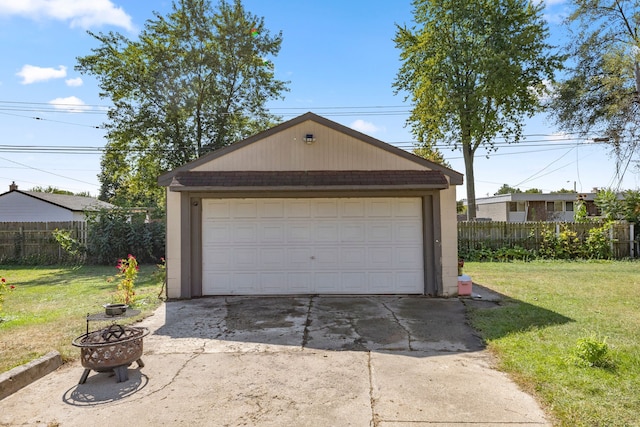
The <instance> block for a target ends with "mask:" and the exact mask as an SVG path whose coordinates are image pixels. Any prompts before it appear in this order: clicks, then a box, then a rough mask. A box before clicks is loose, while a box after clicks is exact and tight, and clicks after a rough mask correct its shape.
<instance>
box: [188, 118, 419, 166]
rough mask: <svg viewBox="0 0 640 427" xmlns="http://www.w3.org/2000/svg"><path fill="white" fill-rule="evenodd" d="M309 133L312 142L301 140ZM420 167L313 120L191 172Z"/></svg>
mask: <svg viewBox="0 0 640 427" xmlns="http://www.w3.org/2000/svg"><path fill="white" fill-rule="evenodd" d="M306 134H313V136H314V137H315V142H313V143H311V144H307V143H306V142H305V141H303V138H304V137H305V135H306ZM424 169H426V168H425V167H424V166H422V165H419V164H418V163H415V162H412V161H410V160H408V159H405V158H402V157H400V156H395V155H393V154H390V153H389V152H388V151H386V150H383V149H381V148H378V147H376V146H374V145H372V144H369V143H366V142H363V141H360V140H358V139H355V138H353V137H351V136H349V135H346V134H343V133H341V132H337V131H335V130H333V129H330V128H328V127H326V126H323V125H321V124H318V123H316V122H313V121H306V122H304V123H301V124H299V125H297V126H293V127H291V128H289V129H285V130H284V131H282V132H278V133H277V134H275V135H271V136H270V137H267V138H265V139H263V140H260V141H259V142H257V143H253V144H249V145H247V146H246V147H243V148H240V149H238V150H235V151H232V152H230V153H227V154H226V155H224V156H222V157H219V158H217V159H214V160H212V161H211V162H208V163H207V164H204V165H200V166H198V167H196V168H194V169H193V170H194V171H237V170H252V171H278V170H288V171H300V170H303V171H307V170H424Z"/></svg>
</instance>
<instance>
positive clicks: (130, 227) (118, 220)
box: [87, 210, 165, 264]
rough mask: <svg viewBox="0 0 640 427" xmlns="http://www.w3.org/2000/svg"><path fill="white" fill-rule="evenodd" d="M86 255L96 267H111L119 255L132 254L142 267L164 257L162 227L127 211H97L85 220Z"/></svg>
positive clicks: (162, 224) (163, 228)
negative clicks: (97, 265)
mask: <svg viewBox="0 0 640 427" xmlns="http://www.w3.org/2000/svg"><path fill="white" fill-rule="evenodd" d="M88 225H89V227H88V239H87V242H88V244H87V252H88V256H89V260H90V261H92V262H95V263H97V264H111V263H113V262H116V260H118V259H120V258H121V257H122V256H123V254H131V253H135V254H136V255H137V258H138V261H139V262H140V263H143V264H147V263H156V262H158V261H159V260H160V258H162V257H164V247H165V226H164V223H162V222H151V223H147V222H145V218H144V217H143V216H140V215H138V216H135V215H134V216H132V215H131V213H130V212H128V211H127V210H112V211H106V210H103V211H100V212H99V213H97V214H96V215H95V216H93V217H91V218H90V219H89V221H88Z"/></svg>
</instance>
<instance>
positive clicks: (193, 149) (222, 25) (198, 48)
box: [76, 0, 287, 209]
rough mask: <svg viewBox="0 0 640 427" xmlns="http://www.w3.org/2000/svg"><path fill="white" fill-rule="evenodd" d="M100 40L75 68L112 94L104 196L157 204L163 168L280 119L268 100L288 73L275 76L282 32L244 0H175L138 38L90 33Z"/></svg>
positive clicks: (107, 94)
mask: <svg viewBox="0 0 640 427" xmlns="http://www.w3.org/2000/svg"><path fill="white" fill-rule="evenodd" d="M89 34H90V35H91V36H92V37H93V38H95V39H96V40H97V41H98V42H99V43H100V45H99V46H98V47H97V48H94V49H92V53H91V54H90V55H87V56H83V57H79V58H77V59H78V65H77V66H76V70H78V71H80V72H82V73H86V74H89V75H92V76H94V77H95V78H97V80H98V83H99V85H100V89H101V92H100V96H101V97H103V98H109V99H111V101H112V102H113V107H111V108H110V109H109V112H108V122H107V123H106V124H105V128H106V130H107V140H108V142H107V144H106V147H105V152H104V155H103V157H102V162H101V167H102V171H101V174H100V176H99V178H100V182H101V192H100V198H101V199H103V200H108V201H110V202H113V203H116V204H118V205H120V206H157V207H160V208H161V209H162V207H163V206H164V203H163V194H164V193H163V192H162V189H161V188H159V187H158V185H157V183H156V179H157V177H158V175H159V174H161V173H162V172H165V171H167V170H170V169H173V168H175V167H177V166H180V165H182V164H184V163H186V162H188V161H191V160H194V159H195V158H197V157H200V156H202V155H203V154H205V153H207V152H209V151H211V150H214V149H217V148H220V147H223V146H226V145H228V144H231V143H232V142H235V141H237V140H240V139H242V138H244V137H247V136H249V135H252V134H254V133H256V132H258V131H261V130H264V129H266V128H268V127H270V126H272V125H273V124H275V123H276V122H277V121H278V120H279V118H278V117H276V116H273V115H271V114H270V113H269V112H268V110H267V109H266V106H265V105H266V102H267V101H269V100H271V99H277V98H281V97H282V94H283V92H284V91H286V90H287V87H286V85H287V82H284V81H280V80H278V79H276V78H275V76H274V68H273V65H272V64H271V62H270V60H269V58H271V57H275V56H276V55H277V54H278V52H279V50H280V45H281V42H282V34H281V33H278V34H276V35H271V34H270V32H269V31H268V30H267V28H266V27H265V24H264V19H263V18H259V17H257V16H255V15H252V14H251V13H249V12H247V11H246V10H245V9H244V7H243V5H242V3H241V1H240V0H235V1H233V2H232V3H228V2H226V1H224V0H221V1H220V3H219V4H218V6H217V8H213V7H212V5H211V3H210V2H209V1H208V0H175V1H174V2H173V9H172V11H171V12H170V13H169V14H168V15H167V16H160V15H159V14H155V17H154V18H153V19H150V20H148V21H147V22H146V23H145V26H144V29H143V30H142V32H141V33H140V34H139V36H138V38H137V39H136V40H130V39H128V38H127V37H125V36H123V35H122V34H119V33H114V32H109V33H107V34H103V33H98V34H95V33H91V32H90V33H89Z"/></svg>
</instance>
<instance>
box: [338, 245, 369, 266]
mask: <svg viewBox="0 0 640 427" xmlns="http://www.w3.org/2000/svg"><path fill="white" fill-rule="evenodd" d="M339 262H340V266H341V267H343V268H346V269H358V270H360V269H364V268H367V248H366V246H360V247H349V248H340V261H339Z"/></svg>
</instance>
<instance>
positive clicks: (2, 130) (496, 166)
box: [0, 0, 640, 199]
mask: <svg viewBox="0 0 640 427" xmlns="http://www.w3.org/2000/svg"><path fill="white" fill-rule="evenodd" d="M243 3H244V5H245V8H246V9H247V10H249V11H250V12H252V13H253V14H256V15H258V16H263V17H264V18H265V25H266V27H267V28H269V30H270V31H271V32H278V31H282V33H283V43H282V48H281V51H280V55H279V56H278V57H276V58H272V61H273V63H274V65H275V72H276V76H277V77H278V78H279V79H282V80H289V81H290V85H289V87H290V89H291V91H290V92H288V93H286V94H285V99H284V100H283V101H274V102H271V103H270V104H269V105H270V108H271V109H272V112H274V113H276V114H281V115H282V116H283V118H284V119H288V118H292V117H294V116H297V115H300V114H303V113H305V112H307V111H312V112H314V113H316V114H319V115H323V116H325V117H327V118H329V119H331V120H334V121H337V122H339V123H342V124H344V125H346V126H349V127H352V128H354V129H357V130H359V131H361V132H364V133H366V134H369V135H371V136H373V137H375V138H378V139H380V140H382V141H385V142H388V143H391V144H393V145H396V146H399V147H401V148H405V149H411V147H412V145H413V143H412V141H413V138H412V136H411V134H410V132H409V129H408V128H407V127H405V121H406V118H407V116H408V111H409V105H408V104H407V103H405V101H404V97H403V96H402V95H394V93H393V88H392V82H393V81H394V78H395V76H396V73H397V70H398V67H399V65H400V62H399V52H398V50H397V49H396V48H395V46H394V43H393V41H392V39H393V37H394V35H395V31H396V28H395V24H396V23H397V24H405V23H406V24H410V23H411V19H412V15H411V9H412V8H411V4H410V1H409V0H394V1H389V0H368V1H367V0H353V1H344V0H341V1H337V0H324V1H301V0H297V1H294V0H269V1H267V0H245V1H244V2H243ZM170 9H171V2H170V1H165V0H153V1H152V0H91V1H88V0H30V1H16V0H0V58H2V61H1V62H0V64H1V65H0V192H4V191H8V189H9V184H10V183H11V182H12V181H15V182H16V184H18V185H19V188H20V189H23V190H26V189H30V188H32V187H34V186H41V187H47V186H50V185H51V186H54V187H58V188H60V189H65V190H69V191H74V192H79V191H88V192H89V193H91V194H92V195H97V194H98V191H99V182H98V179H97V175H98V173H99V169H100V152H99V148H100V147H103V146H104V144H105V139H104V131H102V130H101V129H99V126H100V125H101V123H103V122H104V121H105V120H106V115H105V107H107V106H108V105H109V100H108V99H101V98H100V97H99V96H98V93H99V88H98V86H97V84H96V81H95V80H94V79H93V78H92V77H90V76H86V75H80V74H79V73H78V72H76V71H74V65H75V64H76V57H78V56H84V55H87V54H89V53H90V50H91V48H92V47H96V46H97V44H96V41H95V40H94V39H93V38H91V37H90V36H88V35H87V34H86V31H87V30H91V31H94V32H98V31H103V32H106V31H118V32H120V33H123V34H125V35H126V36H128V37H130V38H135V37H136V34H138V31H139V30H140V29H141V28H142V27H143V26H144V23H145V21H146V20H147V19H150V18H152V17H153V14H152V12H153V11H156V12H159V13H160V14H162V15H165V14H167V13H168V12H169V11H170ZM566 13H567V5H566V4H565V3H564V2H563V1H562V0H554V1H549V2H547V6H546V9H545V17H546V19H547V20H548V22H549V26H550V30H551V33H552V39H551V42H552V43H554V44H559V43H560V42H561V41H562V39H563V36H564V35H565V34H566V30H565V29H564V28H563V27H562V26H561V25H560V21H561V18H562V16H563V15H565V14H566ZM525 134H527V135H529V136H528V138H527V140H526V141H525V142H523V143H521V144H517V145H511V146H507V147H501V148H500V149H499V150H498V152H497V153H492V154H491V155H490V157H489V158H488V159H487V158H486V157H485V155H484V154H485V152H484V151H483V149H479V150H478V155H477V157H476V162H475V175H476V194H477V196H478V197H481V196H486V195H492V194H493V193H494V192H495V191H497V189H498V188H499V187H500V186H501V185H502V184H503V183H507V184H509V185H512V186H519V187H520V188H522V189H527V188H531V187H536V188H541V189H543V190H545V191H552V190H557V189H560V188H561V187H564V188H572V187H573V186H574V182H575V186H576V188H577V189H578V191H590V190H591V189H592V188H593V187H607V186H614V187H615V186H617V185H618V183H619V179H618V177H617V176H616V171H615V162H614V161H613V159H612V158H611V157H610V156H609V155H608V150H607V148H606V147H603V146H602V145H598V144H591V143H589V141H586V140H580V139H573V138H571V136H567V135H560V134H558V132H557V129H555V128H554V127H553V126H552V124H551V123H549V121H548V119H547V118H546V117H545V116H540V117H535V118H533V119H531V120H528V121H527V128H526V131H525ZM443 153H444V154H445V157H446V159H447V160H448V161H449V162H450V163H451V165H452V167H453V169H455V170H458V171H460V172H463V171H464V163H463V161H462V159H461V154H460V152H458V151H451V149H448V148H444V149H443ZM632 168H633V164H632V165H631V166H629V170H628V171H627V172H626V174H624V180H623V181H622V182H621V188H623V189H627V188H638V186H639V185H640V177H639V175H638V174H634V173H633V170H632ZM465 196H466V191H465V188H464V186H461V187H459V189H458V196H457V198H458V199H462V198H464V197H465Z"/></svg>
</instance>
